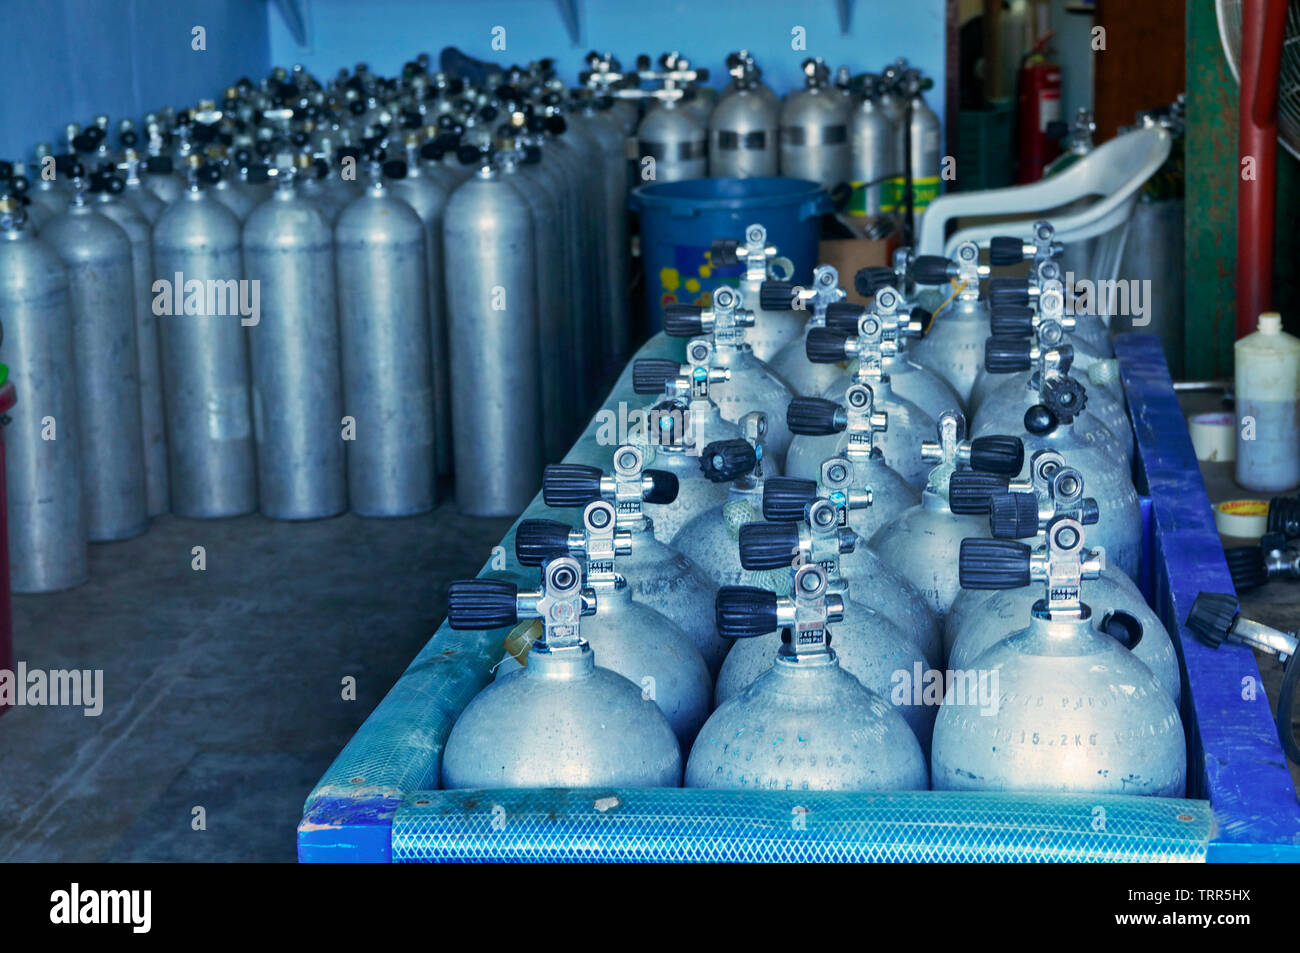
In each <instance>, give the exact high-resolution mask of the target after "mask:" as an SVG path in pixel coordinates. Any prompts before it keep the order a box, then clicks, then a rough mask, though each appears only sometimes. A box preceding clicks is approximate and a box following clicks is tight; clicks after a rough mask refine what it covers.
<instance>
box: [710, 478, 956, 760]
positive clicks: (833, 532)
mask: <svg viewBox="0 0 1300 953" xmlns="http://www.w3.org/2000/svg"><path fill="white" fill-rule="evenodd" d="M770 486H771V484H769V489H768V491H767V492H768V493H769V494H770V492H771V489H770ZM840 519H841V507H840V506H838V505H837V504H835V503H833V502H831V501H830V500H816V501H814V502H813V503H811V504H809V506H808V507H807V508H806V510H805V512H804V519H803V520H802V521H801V522H799V523H747V524H746V525H744V526H742V527H741V529H740V561H741V564H742V565H743V566H744V567H745V568H746V569H750V570H789V569H790V568H791V567H792V566H796V565H804V564H811V565H815V566H819V567H820V568H821V569H822V570H823V571H824V572H825V574H826V578H827V586H828V588H829V590H830V591H831V592H833V593H835V594H836V595H839V596H840V597H841V599H842V600H843V607H844V608H843V612H844V619H843V621H842V622H841V624H840V626H839V629H838V636H839V639H838V645H839V649H838V651H837V654H838V655H839V656H840V662H841V665H843V667H844V670H845V671H846V672H848V673H849V674H850V675H852V676H853V677H854V678H856V679H857V680H858V681H860V682H861V683H862V684H863V685H864V686H865V687H866V688H868V689H870V690H871V691H873V692H875V693H877V694H879V695H880V696H881V697H882V698H884V699H886V700H887V701H888V702H889V703H890V704H891V705H892V706H893V707H894V708H895V709H896V710H897V711H898V713H899V714H900V715H902V716H903V719H904V720H905V721H906V722H907V725H908V727H909V728H911V730H912V732H913V734H914V735H915V736H916V739H917V741H918V742H919V743H920V745H921V748H922V750H923V751H928V750H929V747H930V732H931V730H932V728H933V725H934V715H935V710H934V707H933V706H926V705H924V704H922V703H920V702H919V701H918V700H917V699H916V698H914V697H913V696H912V693H910V692H895V691H894V688H895V686H896V685H897V683H898V681H899V679H900V677H901V676H900V675H899V673H903V676H905V677H912V676H913V675H914V673H915V675H916V677H924V672H925V670H926V668H927V667H928V663H927V662H926V659H925V654H924V653H923V652H922V651H921V649H920V648H919V647H918V646H917V645H916V644H915V643H913V642H910V641H908V639H907V637H906V636H905V635H904V633H903V632H902V630H901V629H900V628H899V627H898V626H897V625H896V624H895V623H894V622H892V621H891V620H890V619H888V618H886V617H885V616H884V615H883V614H881V613H879V612H876V611H875V610H874V609H870V608H867V607H866V606H865V605H864V604H862V603H859V602H855V601H854V600H853V598H852V592H851V586H850V583H849V582H848V581H847V580H845V579H844V578H843V576H841V575H840V556H841V553H847V552H851V551H852V550H853V548H854V545H855V541H856V534H854V533H853V531H852V530H850V529H848V528H847V527H845V526H843V525H841V523H840ZM781 643H782V636H781V633H780V632H778V631H776V630H775V629H772V630H769V632H768V633H767V634H766V635H764V636H762V637H757V638H753V639H747V640H745V641H743V642H737V643H736V644H735V645H733V646H732V647H731V651H730V652H728V653H727V659H726V661H725V662H723V663H722V671H721V672H719V673H718V684H717V687H716V689H715V691H714V696H715V698H716V700H717V704H718V705H719V706H721V705H722V704H724V703H725V702H726V701H727V699H729V698H731V697H732V696H733V695H736V694H738V693H740V692H743V691H744V689H745V688H746V687H747V686H749V685H750V684H752V683H753V682H754V681H755V679H757V678H759V677H760V676H761V675H762V674H763V673H764V672H765V671H767V670H768V669H769V668H770V667H771V665H772V662H773V659H775V658H776V657H777V655H778V653H779V651H780V647H781Z"/></svg>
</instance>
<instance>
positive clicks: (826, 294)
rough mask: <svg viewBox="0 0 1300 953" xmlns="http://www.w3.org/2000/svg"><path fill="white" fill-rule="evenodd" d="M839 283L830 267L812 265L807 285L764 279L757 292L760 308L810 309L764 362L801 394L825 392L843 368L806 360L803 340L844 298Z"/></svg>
mask: <svg viewBox="0 0 1300 953" xmlns="http://www.w3.org/2000/svg"><path fill="white" fill-rule="evenodd" d="M839 284H840V275H839V272H838V271H836V270H835V268H834V267H832V266H831V265H819V266H818V267H816V268H814V269H813V279H812V284H811V286H809V287H804V286H802V285H795V284H793V283H792V282H790V281H779V280H775V279H768V280H767V281H764V282H763V285H762V290H761V291H760V293H759V303H760V304H761V306H762V308H763V310H764V311H793V312H795V313H796V314H800V313H803V312H811V314H809V316H808V320H807V321H806V322H805V323H804V333H803V334H801V335H800V336H798V337H796V338H794V339H793V340H791V341H790V342H789V343H788V344H786V345H784V346H783V347H782V348H781V350H780V351H779V352H777V355H776V356H775V357H774V358H772V359H771V360H770V361H769V362H768V364H769V366H770V367H771V368H772V370H774V371H776V373H777V375H778V376H779V377H780V378H781V379H782V380H783V381H785V382H786V383H787V384H788V385H790V389H791V390H793V391H794V392H795V393H796V394H799V395H802V396H804V397H816V396H817V395H818V394H823V393H825V392H826V389H827V388H828V387H830V386H831V385H832V384H834V383H835V381H836V379H837V378H839V377H840V376H841V375H842V374H843V372H844V368H842V367H835V366H833V365H830V364H814V363H812V362H811V361H809V360H808V353H807V350H806V347H805V344H804V339H805V338H806V337H807V335H808V331H809V329H811V328H822V327H825V326H826V314H827V309H828V308H829V307H830V306H831V305H832V304H834V303H835V302H837V301H840V300H841V299H842V298H844V296H845V291H844V289H843V288H841V287H840V286H839Z"/></svg>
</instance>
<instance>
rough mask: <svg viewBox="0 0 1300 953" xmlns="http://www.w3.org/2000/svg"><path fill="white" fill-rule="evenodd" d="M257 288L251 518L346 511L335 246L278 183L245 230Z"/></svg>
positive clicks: (325, 227)
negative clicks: (255, 511) (254, 508)
mask: <svg viewBox="0 0 1300 953" xmlns="http://www.w3.org/2000/svg"><path fill="white" fill-rule="evenodd" d="M243 235H244V274H245V277H246V278H247V279H248V280H249V281H256V282H258V283H259V287H260V299H261V315H260V320H259V321H258V323H257V324H256V325H254V326H251V327H249V329H248V344H249V358H250V363H251V370H252V381H253V392H252V404H253V433H254V438H255V440H256V442H257V482H258V497H259V503H258V506H259V509H260V510H261V512H262V513H263V514H265V515H266V516H269V517H271V518H272V519H286V520H303V519H318V518H321V517H325V516H334V515H335V514H338V513H342V512H343V511H344V510H346V509H347V505H348V495H347V483H346V480H345V475H344V474H345V460H344V448H343V439H342V430H341V428H342V426H343V379H342V372H341V370H340V366H339V321H338V307H337V302H336V298H335V289H334V238H333V232H332V231H331V229H330V227H329V224H328V223H327V222H326V221H325V215H324V213H323V212H322V211H321V210H320V209H319V208H318V207H317V205H316V203H314V202H312V201H311V200H309V199H306V198H304V197H302V196H301V195H299V194H298V193H297V190H296V189H295V188H294V187H293V186H292V185H289V184H287V183H286V184H283V185H281V187H280V188H278V189H277V190H276V192H275V193H274V195H273V196H272V197H271V199H270V200H269V201H267V202H264V203H263V204H262V205H260V206H258V207H257V209H256V210H254V212H253V213H252V215H250V216H249V218H248V221H247V222H246V223H245V224H244V232H243Z"/></svg>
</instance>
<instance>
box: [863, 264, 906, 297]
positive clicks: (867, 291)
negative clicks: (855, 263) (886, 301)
mask: <svg viewBox="0 0 1300 953" xmlns="http://www.w3.org/2000/svg"><path fill="white" fill-rule="evenodd" d="M897 282H898V276H897V275H895V274H894V269H892V268H887V267H885V266H884V265H870V266H868V267H866V268H859V269H858V270H857V272H856V273H855V274H854V276H853V288H854V290H856V291H857V293H858V294H860V295H862V297H864V298H870V297H871V296H872V295H874V294H875V293H876V289H878V288H884V287H887V286H889V285H894V284H897Z"/></svg>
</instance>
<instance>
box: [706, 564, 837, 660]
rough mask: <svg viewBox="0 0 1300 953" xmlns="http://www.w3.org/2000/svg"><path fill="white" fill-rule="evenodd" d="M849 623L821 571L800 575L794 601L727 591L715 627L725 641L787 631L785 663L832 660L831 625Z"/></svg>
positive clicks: (803, 570) (803, 569) (751, 590)
mask: <svg viewBox="0 0 1300 953" xmlns="http://www.w3.org/2000/svg"><path fill="white" fill-rule="evenodd" d="M843 618H844V600H843V598H842V597H841V596H839V595H837V594H835V593H832V592H830V591H829V586H828V579H827V576H826V573H825V571H824V570H823V569H822V568H821V567H820V566H811V565H810V566H800V567H799V568H798V569H797V570H795V574H794V588H793V595H791V596H788V597H778V596H777V595H776V593H774V592H769V591H768V590H766V589H758V588H755V587H753V586H723V587H722V588H721V589H719V590H718V596H717V602H716V621H717V626H718V634H719V635H720V636H722V637H723V638H724V639H752V638H759V637H761V636H764V635H767V634H768V633H770V632H773V631H775V630H777V629H781V630H782V634H781V648H780V650H779V654H780V656H781V657H782V658H784V659H786V660H791V661H796V660H798V659H799V658H801V657H802V658H807V657H812V656H826V655H833V654H834V653H833V652H832V651H831V636H830V632H829V630H828V628H827V626H828V624H829V623H835V622H839V621H841V620H842V619H843Z"/></svg>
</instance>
